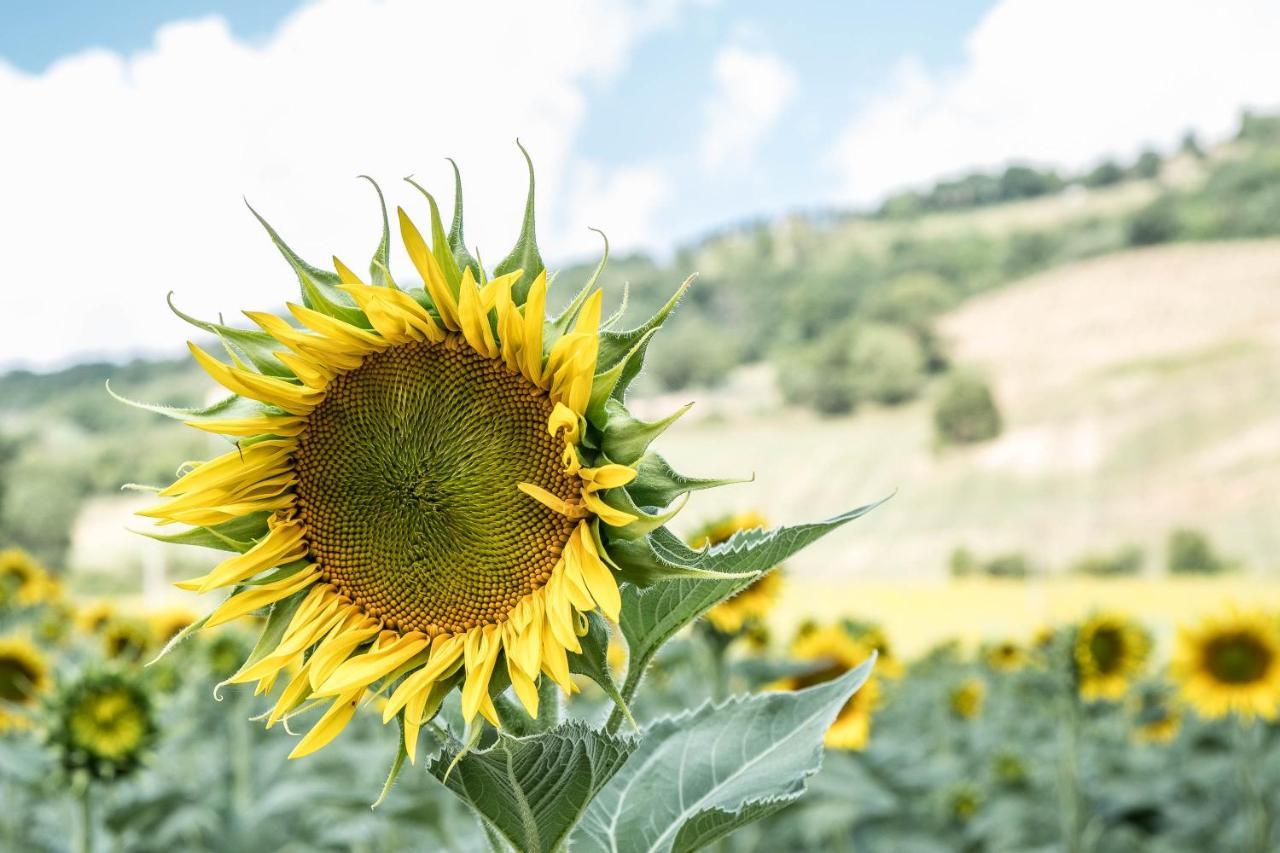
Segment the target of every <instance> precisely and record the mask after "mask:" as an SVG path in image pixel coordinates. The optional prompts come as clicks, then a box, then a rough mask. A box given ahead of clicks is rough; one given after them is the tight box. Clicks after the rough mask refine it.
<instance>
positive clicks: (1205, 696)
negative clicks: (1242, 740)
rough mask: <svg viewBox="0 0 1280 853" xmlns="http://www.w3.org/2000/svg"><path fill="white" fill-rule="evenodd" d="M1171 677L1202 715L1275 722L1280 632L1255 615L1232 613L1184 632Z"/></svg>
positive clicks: (1279, 710) (1279, 691) (1278, 697)
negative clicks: (1230, 715)
mask: <svg viewBox="0 0 1280 853" xmlns="http://www.w3.org/2000/svg"><path fill="white" fill-rule="evenodd" d="M1173 674H1174V678H1175V679H1176V681H1177V682H1178V685H1179V687H1180V689H1181V692H1182V696H1183V698H1184V699H1186V701H1187V702H1188V703H1189V704H1190V705H1191V706H1192V707H1194V708H1195V709H1196V711H1197V712H1198V713H1199V714H1200V715H1201V716H1204V717H1209V718H1218V717H1224V716H1226V715H1227V714H1229V713H1232V712H1234V713H1236V714H1239V715H1240V716H1241V717H1244V718H1245V719H1249V718H1252V717H1255V716H1256V717H1262V718H1263V719H1267V720H1274V719H1276V717H1277V715H1278V714H1280V628H1278V627H1277V626H1276V623H1275V620H1274V619H1272V618H1269V617H1268V616H1267V615H1266V614H1263V613H1261V612H1257V611H1252V612H1246V611H1231V612H1228V613H1225V614H1223V615H1220V616H1216V617H1211V618H1208V619H1205V620H1203V621H1202V622H1201V623H1200V624H1199V625H1196V626H1195V627H1188V628H1183V629H1182V630H1181V631H1180V632H1179V635H1178V647H1177V651H1176V652H1175V654H1174V659H1173Z"/></svg>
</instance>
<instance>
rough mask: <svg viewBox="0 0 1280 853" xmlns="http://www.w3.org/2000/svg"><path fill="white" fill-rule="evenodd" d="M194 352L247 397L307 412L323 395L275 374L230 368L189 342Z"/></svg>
mask: <svg viewBox="0 0 1280 853" xmlns="http://www.w3.org/2000/svg"><path fill="white" fill-rule="evenodd" d="M187 346H188V347H189V348H190V350H191V355H192V356H193V357H194V358H195V360H196V361H197V362H199V364H200V366H201V367H203V368H204V369H205V372H206V373H208V374H209V375H210V376H211V377H213V379H214V381H215V382H217V383H218V384H219V385H221V386H222V387H224V388H226V389H227V390H229V391H232V392H234V393H236V394H240V395H241V396H244V397H249V398H251V399H253V400H258V401H259V402H262V403H270V404H271V405H273V406H279V407H280V408H282V409H284V410H285V411H286V412H290V413H292V414H295V415H305V414H307V413H308V412H310V411H311V410H312V409H314V408H315V407H316V405H317V404H318V403H319V402H320V400H321V398H322V395H321V394H320V393H319V392H317V391H315V390H313V389H311V388H307V387H305V386H302V385H294V384H293V383H292V382H287V381H285V380H283V379H277V378H276V377H274V376H263V375H262V374H259V373H253V372H250V371H248V370H241V369H240V368H238V367H229V366H227V365H225V364H223V363H222V362H220V361H218V360H217V359H216V358H214V357H213V356H211V355H209V354H208V353H207V352H205V351H204V350H202V349H200V347H198V346H196V345H195V344H193V343H190V342H188V343H187Z"/></svg>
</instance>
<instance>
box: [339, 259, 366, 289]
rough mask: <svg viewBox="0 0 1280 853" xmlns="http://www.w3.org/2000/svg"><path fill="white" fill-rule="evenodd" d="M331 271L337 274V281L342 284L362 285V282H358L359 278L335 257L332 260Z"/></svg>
mask: <svg viewBox="0 0 1280 853" xmlns="http://www.w3.org/2000/svg"><path fill="white" fill-rule="evenodd" d="M333 269H334V271H335V272H337V273H338V280H339V281H341V282H342V283H343V284H364V282H363V281H361V280H360V276H358V275H356V274H355V273H353V272H352V271H351V269H350V268H349V267H348V266H347V265H346V264H344V263H343V262H342V261H340V260H338V258H337V257H336V256H335V257H334V259H333Z"/></svg>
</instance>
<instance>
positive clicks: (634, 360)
mask: <svg viewBox="0 0 1280 853" xmlns="http://www.w3.org/2000/svg"><path fill="white" fill-rule="evenodd" d="M693 279H694V276H689V277H688V278H686V279H685V280H684V283H683V284H681V285H680V287H679V289H678V290H676V292H675V293H674V294H672V296H671V298H670V299H668V300H667V303H666V304H665V305H663V306H662V307H661V308H659V309H658V311H657V313H656V314H654V315H653V316H652V317H650V318H649V319H648V320H647V321H645V323H644V324H643V325H640V326H637V327H636V328H634V329H630V330H628V331H625V332H601V333H600V354H599V355H598V356H597V361H596V364H597V367H596V370H599V371H601V372H604V371H607V370H609V369H610V368H612V367H613V366H614V365H615V364H617V363H618V362H619V361H622V360H624V359H625V360H626V362H627V365H626V367H625V368H623V371H622V375H621V376H620V377H619V378H618V382H617V384H616V385H615V386H614V389H613V399H615V400H617V401H619V402H621V401H623V400H625V399H626V394H627V389H628V388H629V387H631V383H632V381H633V380H634V379H635V378H636V377H637V376H638V375H640V370H641V368H643V367H644V354H645V352H646V351H647V350H648V349H649V341H647V340H643V339H644V338H645V336H646V335H648V334H649V333H650V332H652V331H653V330H655V329H660V328H662V324H663V323H665V322H667V318H668V317H669V316H671V312H672V311H674V310H675V307H676V305H678V304H679V303H680V300H681V299H682V298H683V297H684V294H685V291H686V290H688V289H689V285H691V284H693ZM650 340H652V338H650ZM637 344H640V346H639V348H638V351H637V352H636V353H635V355H634V356H632V355H630V353H631V351H632V350H633V349H636V345H637Z"/></svg>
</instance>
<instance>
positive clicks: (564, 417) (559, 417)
mask: <svg viewBox="0 0 1280 853" xmlns="http://www.w3.org/2000/svg"><path fill="white" fill-rule="evenodd" d="M580 420H581V419H580V418H579V417H578V415H577V414H575V413H574V411H573V410H572V409H570V408H569V407H568V406H566V405H565V404H564V403H556V405H555V408H553V409H552V410H551V417H549V418H547V432H549V433H551V434H552V435H561V437H562V438H563V439H564V440H565V442H566V443H568V444H577V443H578V438H579V437H580V436H581V428H580ZM562 430H563V434H562V433H561V431H562Z"/></svg>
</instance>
